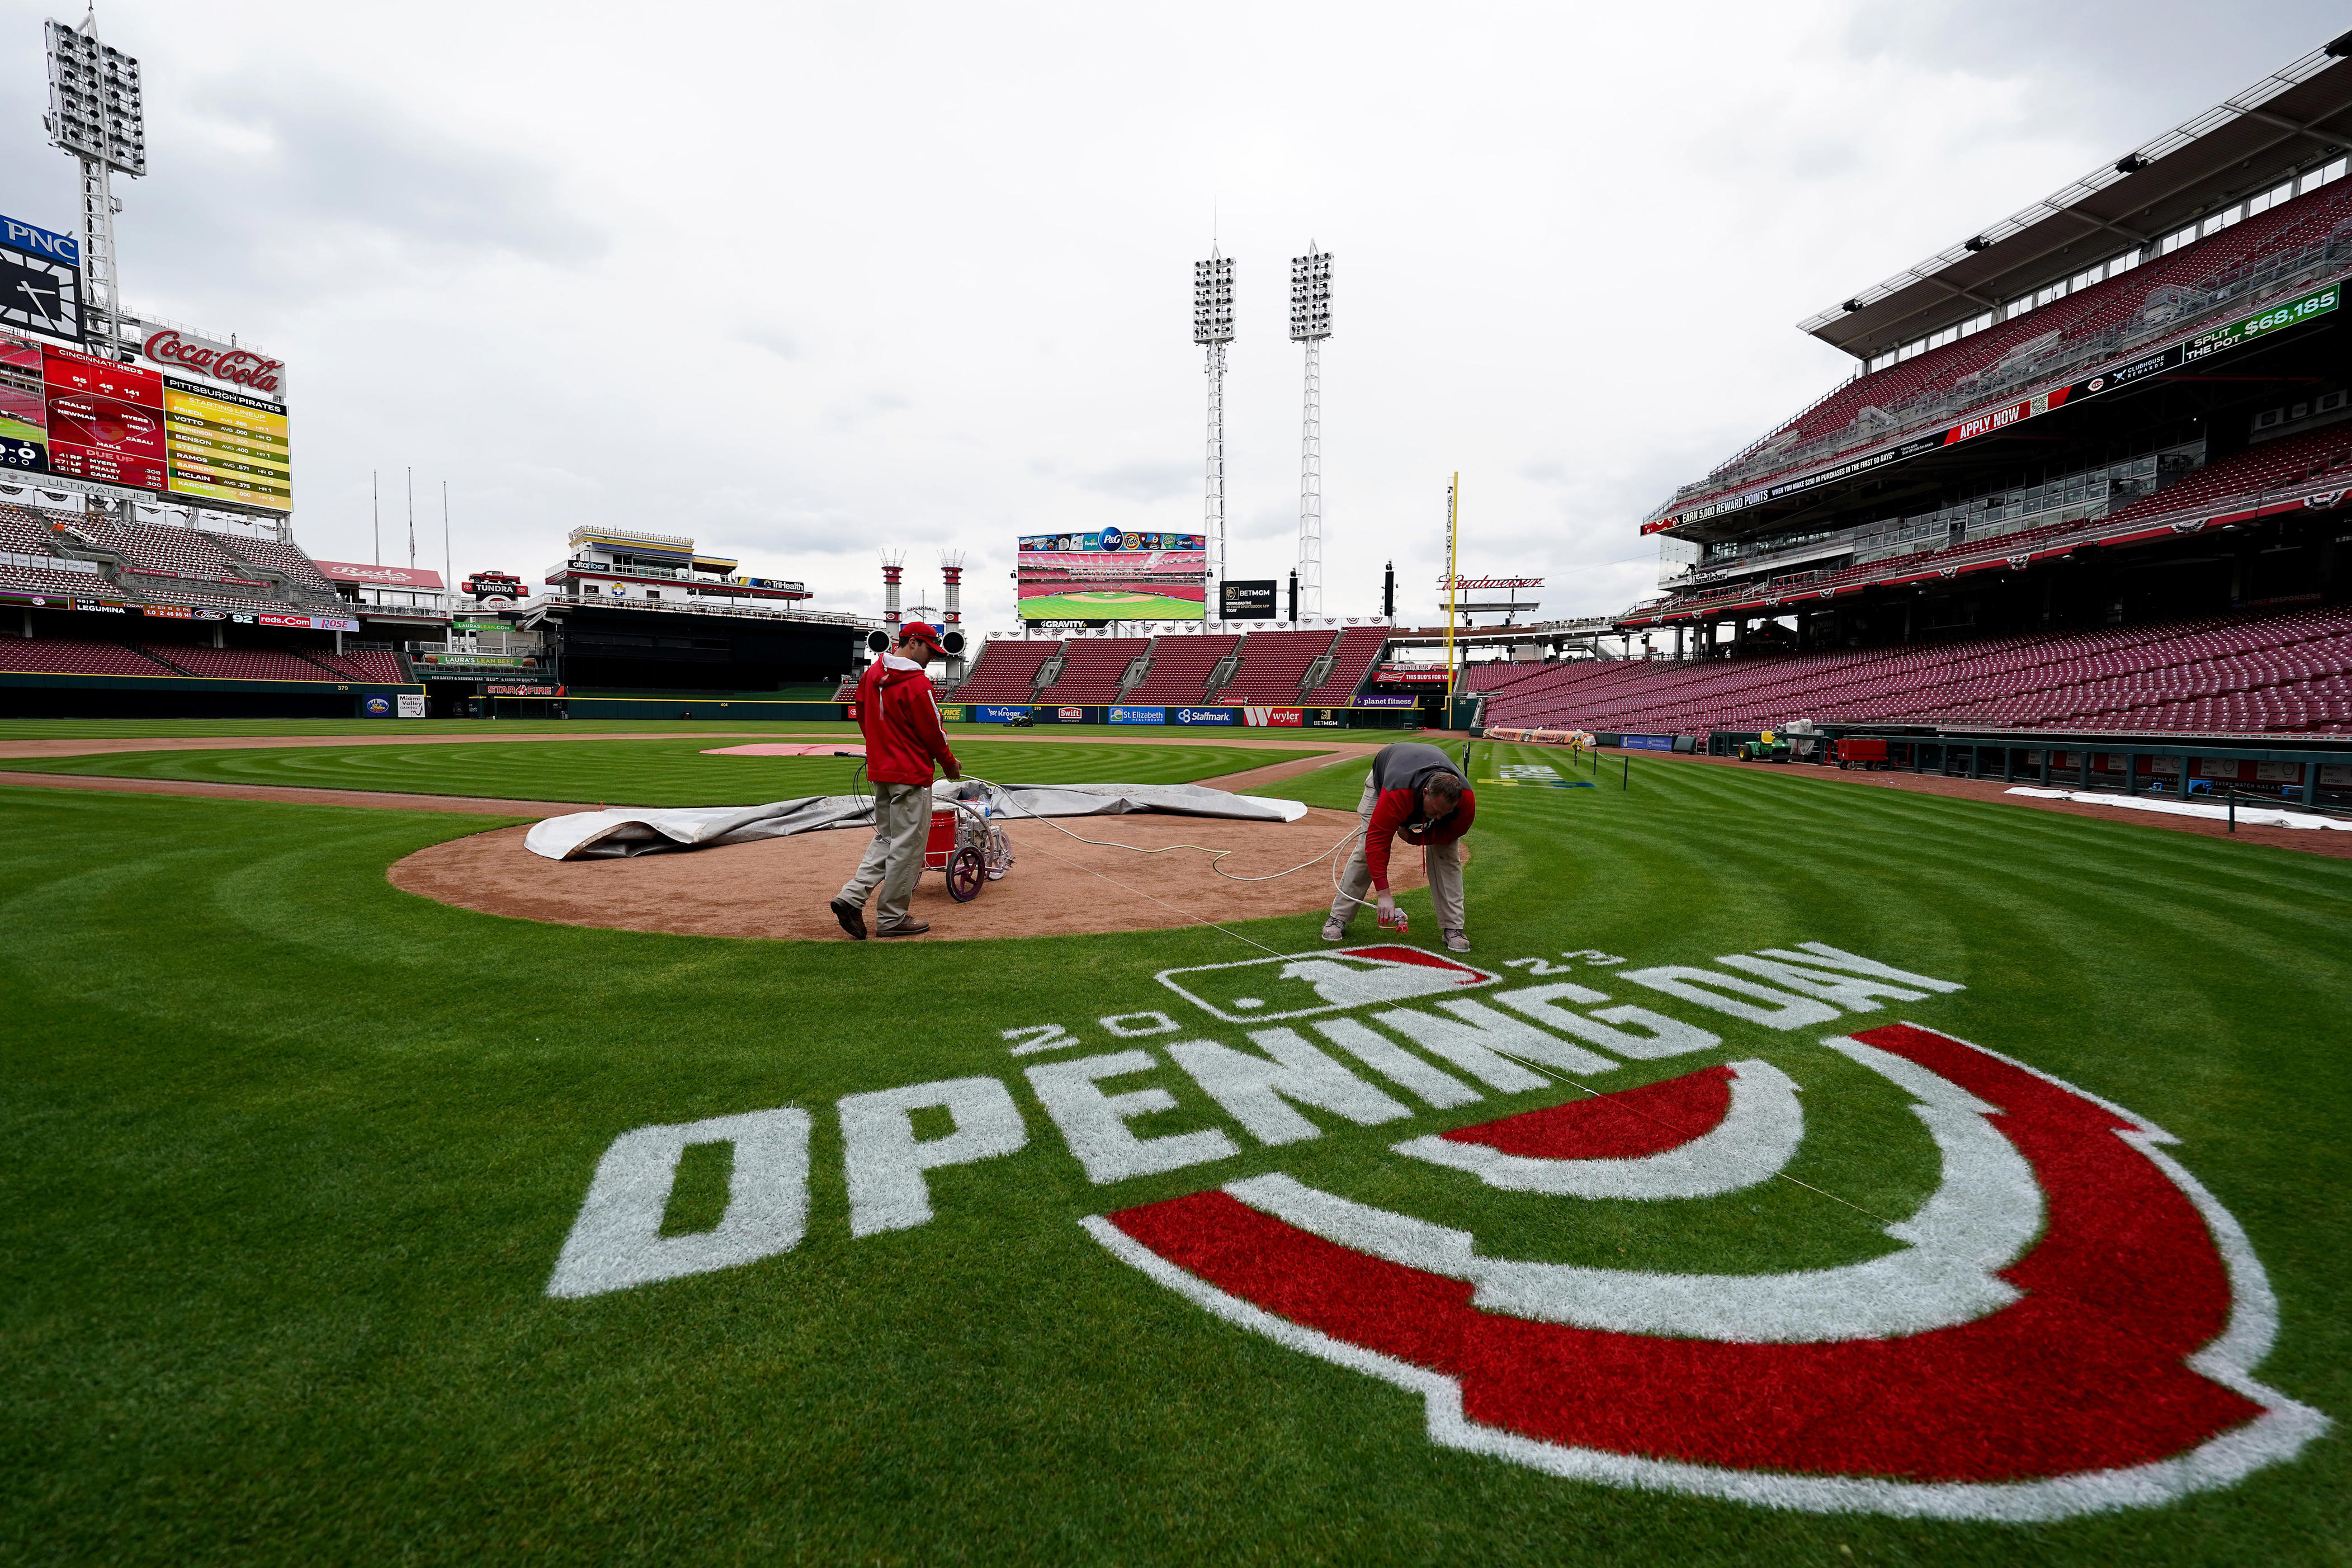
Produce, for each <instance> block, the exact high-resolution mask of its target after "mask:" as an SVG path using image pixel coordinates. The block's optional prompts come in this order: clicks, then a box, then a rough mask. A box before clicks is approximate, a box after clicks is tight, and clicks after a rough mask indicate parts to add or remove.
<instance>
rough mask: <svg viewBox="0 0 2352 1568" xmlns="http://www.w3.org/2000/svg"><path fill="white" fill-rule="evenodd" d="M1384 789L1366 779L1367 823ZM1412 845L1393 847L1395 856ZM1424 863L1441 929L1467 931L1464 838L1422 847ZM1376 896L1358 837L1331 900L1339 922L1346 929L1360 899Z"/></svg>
mask: <svg viewBox="0 0 2352 1568" xmlns="http://www.w3.org/2000/svg"><path fill="white" fill-rule="evenodd" d="M1380 793H1381V792H1380V791H1379V790H1377V789H1375V788H1374V787H1373V786H1372V782H1371V781H1370V779H1366V780H1365V781H1364V798H1363V799H1362V800H1361V801H1360V802H1358V803H1357V805H1356V815H1357V816H1359V817H1360V818H1362V819H1363V824H1364V826H1365V827H1366V828H1367V829H1370V826H1371V825H1372V806H1373V805H1374V804H1375V803H1376V802H1378V801H1379V799H1380ZM1411 848H1412V846H1411V845H1408V844H1405V843H1403V842H1402V841H1400V842H1398V843H1397V844H1396V845H1395V846H1393V847H1392V853H1391V859H1393V857H1394V855H1395V854H1402V853H1403V852H1405V851H1407V850H1409V849H1411ZM1421 853H1422V864H1423V865H1424V866H1426V867H1427V868H1429V897H1430V901H1431V902H1433V903H1434V904H1435V905H1436V906H1437V929H1438V930H1440V931H1466V930H1467V928H1466V927H1465V926H1464V925H1463V923H1462V840H1460V839H1459V838H1457V839H1455V840H1454V842H1453V843H1451V844H1433V845H1429V846H1426V847H1423V850H1422V852H1421ZM1371 897H1372V868H1370V866H1369V865H1367V864H1365V861H1364V845H1363V841H1362V840H1361V839H1358V840H1357V841H1356V852H1355V853H1354V854H1353V855H1350V856H1349V857H1348V868H1347V869H1346V870H1344V871H1342V872H1340V873H1339V897H1338V898H1336V899H1333V900H1331V918H1332V919H1333V920H1335V921H1339V927H1340V929H1341V930H1342V931H1344V930H1346V929H1347V926H1348V922H1349V921H1352V920H1354V919H1355V918H1356V911H1357V910H1360V909H1361V908H1363V904H1362V903H1361V902H1360V900H1367V899H1370V898H1371Z"/></svg>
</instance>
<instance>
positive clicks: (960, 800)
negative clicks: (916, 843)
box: [923, 783, 1013, 904]
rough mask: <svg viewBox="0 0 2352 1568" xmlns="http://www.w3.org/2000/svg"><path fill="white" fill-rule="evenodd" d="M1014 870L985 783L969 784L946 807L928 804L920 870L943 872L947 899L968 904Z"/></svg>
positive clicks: (1010, 846)
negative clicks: (928, 820)
mask: <svg viewBox="0 0 2352 1568" xmlns="http://www.w3.org/2000/svg"><path fill="white" fill-rule="evenodd" d="M1012 868H1013V841H1012V840H1011V839H1010V838H1008V837H1005V835H1004V829H1003V828H1002V827H1000V826H997V824H996V819H995V813H994V811H993V810H992V807H991V805H990V804H989V798H988V786H987V785H986V784H977V783H975V784H968V785H966V786H965V787H964V788H962V789H960V790H958V791H957V792H956V795H955V798H954V799H953V800H951V801H949V802H948V803H946V804H945V805H941V804H940V803H938V802H933V803H932V805H931V829H930V836H929V837H928V838H926V839H925V840H924V841H923V869H924V870H926V871H941V872H945V873H946V875H947V879H948V896H949V897H950V898H951V899H953V900H955V901H956V902H958V903H960V904H968V903H970V902H971V900H974V899H976V898H978V897H980V891H981V889H982V888H985V887H986V886H987V885H988V884H989V883H991V882H996V881H1002V880H1003V878H1004V873H1005V872H1007V871H1009V870H1011V869H1012Z"/></svg>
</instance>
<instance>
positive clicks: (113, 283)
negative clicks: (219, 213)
mask: <svg viewBox="0 0 2352 1568" xmlns="http://www.w3.org/2000/svg"><path fill="white" fill-rule="evenodd" d="M47 35H48V45H49V111H48V113H47V114H46V115H44V116H42V121H41V122H42V125H43V126H44V127H45V128H46V129H47V132H48V133H49V144H50V145H51V146H53V147H58V148H60V149H62V150H64V151H65V152H67V153H71V154H72V155H73V157H74V158H75V160H76V161H77V162H79V163H80V164H81V275H82V321H83V324H84V327H85V329H86V330H87V333H88V336H89V340H90V342H91V344H92V347H93V348H95V349H96V350H97V352H99V353H103V354H104V355H105V356H106V357H107V358H109V359H112V360H120V359H122V358H124V357H125V355H124V353H123V351H122V330H121V326H120V324H119V323H120V321H121V315H122V301H121V294H120V289H119V283H118V279H116V277H115V271H114V215H115V212H116V210H117V209H118V207H119V206H120V205H121V204H120V203H118V202H117V201H116V200H115V199H114V188H113V184H112V177H113V173H114V171H116V170H118V169H119V170H121V172H122V173H123V174H129V175H131V177H132V178H134V179H136V178H138V177H139V176H141V175H142V174H146V173H147V111H146V107H145V103H144V100H143V98H142V94H141V92H140V88H139V62H138V61H137V60H135V59H132V58H131V57H130V56H129V55H126V54H123V53H121V51H120V50H117V49H110V48H108V47H106V46H105V45H103V44H101V43H100V42H99V41H98V18H97V17H96V16H95V15H93V16H89V17H88V18H86V19H84V21H83V22H82V25H81V26H79V27H68V26H66V25H65V24H64V23H63V22H56V21H52V22H50V23H49V24H48V26H47Z"/></svg>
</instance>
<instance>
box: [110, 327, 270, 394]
mask: <svg viewBox="0 0 2352 1568" xmlns="http://www.w3.org/2000/svg"><path fill="white" fill-rule="evenodd" d="M140 352H141V353H144V354H145V355H146V356H147V357H148V358H149V359H152V360H153V361H154V362H155V363H157V364H168V365H174V366H177V367H178V368H180V369H182V370H189V371H194V373H195V374H198V375H202V376H209V377H211V378H212V379H213V380H215V381H225V382H226V383H228V384H229V385H231V386H242V387H245V388H247V390H249V391H252V392H257V393H259V394H261V395H263V396H264V397H268V398H274V399H276V400H277V401H278V402H280V403H283V402H285V401H286V392H285V384H286V362H285V361H283V360H275V359H270V358H268V357H266V356H265V355H262V354H257V353H254V352H253V351H252V350H251V349H241V348H236V347H235V346H233V345H231V344H228V343H216V342H213V341H212V340H211V339H209V338H193V337H190V336H188V334H186V333H185V332H182V331H175V330H174V329H173V328H170V327H166V328H164V329H163V330H162V331H155V332H150V333H148V334H147V341H146V342H145V343H143V344H142V345H141V350H140Z"/></svg>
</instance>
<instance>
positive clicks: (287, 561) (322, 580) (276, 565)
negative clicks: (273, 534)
mask: <svg viewBox="0 0 2352 1568" xmlns="http://www.w3.org/2000/svg"><path fill="white" fill-rule="evenodd" d="M221 544H222V547H223V548H225V549H226V551H227V552H228V553H229V554H230V555H231V556H233V557H235V558H236V560H238V561H240V562H249V563H252V564H254V565H256V566H262V567H268V568H270V569H272V570H275V571H278V572H283V573H284V574H286V575H287V576H289V577H290V578H292V579H293V581H294V582H295V583H296V584H298V585H299V586H300V587H304V588H309V589H310V590H312V591H313V592H315V593H320V594H331V593H333V592H334V591H335V586H334V584H331V583H330V582H328V581H327V578H326V574H324V573H322V572H320V570H319V568H318V567H317V566H316V565H314V564H313V563H311V560H310V557H309V556H307V555H305V554H303V553H302V552H301V551H300V550H299V549H297V548H296V547H295V546H293V545H291V544H281V543H279V542H278V541H277V540H274V539H247V538H244V537H242V536H240V535H236V534H228V535H225V536H223V537H222V539H221Z"/></svg>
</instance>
